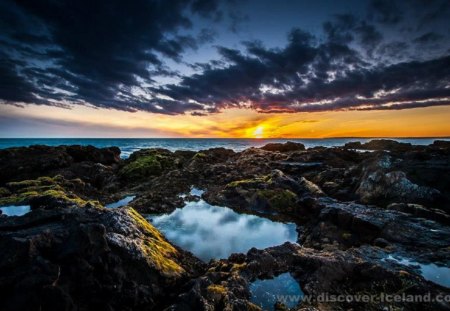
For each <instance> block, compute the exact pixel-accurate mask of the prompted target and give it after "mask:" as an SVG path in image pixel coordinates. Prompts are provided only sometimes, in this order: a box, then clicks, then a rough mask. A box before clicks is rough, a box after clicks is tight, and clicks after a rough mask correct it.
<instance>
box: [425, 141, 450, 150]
mask: <svg viewBox="0 0 450 311" xmlns="http://www.w3.org/2000/svg"><path fill="white" fill-rule="evenodd" d="M430 147H431V148H438V149H450V141H448V140H435V141H434V142H433V143H432V144H431V145H430Z"/></svg>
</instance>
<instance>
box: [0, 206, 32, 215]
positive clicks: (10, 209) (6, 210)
mask: <svg viewBox="0 0 450 311" xmlns="http://www.w3.org/2000/svg"><path fill="white" fill-rule="evenodd" d="M0 210H1V211H2V213H3V214H4V215H6V216H22V215H25V214H27V213H29V212H30V211H31V208H30V206H29V205H18V206H15V205H11V206H4V207H0Z"/></svg>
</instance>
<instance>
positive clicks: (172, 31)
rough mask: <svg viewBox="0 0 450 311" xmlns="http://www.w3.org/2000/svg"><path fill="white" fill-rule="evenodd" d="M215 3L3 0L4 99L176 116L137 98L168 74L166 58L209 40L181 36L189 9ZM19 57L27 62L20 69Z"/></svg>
mask: <svg viewBox="0 0 450 311" xmlns="http://www.w3.org/2000/svg"><path fill="white" fill-rule="evenodd" d="M216 2H217V1H199V0H196V1H191V2H190V1H184V0H173V1H160V0H154V1H147V0H136V1H131V2H124V1H121V0H113V1H95V2H92V1H69V0H67V1H50V0H48V1H19V2H17V3H13V2H12V1H11V2H10V1H8V0H6V3H3V4H2V9H3V8H7V10H5V11H3V14H2V16H1V20H2V21H4V22H2V23H1V24H2V26H3V27H4V28H3V29H4V30H5V31H4V35H2V36H0V40H1V42H2V45H3V46H7V48H6V49H5V50H7V51H8V53H5V55H4V58H5V59H7V61H6V62H3V63H2V69H1V70H2V77H1V79H2V80H3V79H7V80H8V83H7V84H2V90H1V94H0V95H1V99H2V100H4V101H18V102H25V103H45V104H48V105H53V104H54V102H55V101H68V102H75V103H77V102H78V103H82V102H86V103H89V104H92V105H95V106H98V107H107V108H114V109H122V110H129V111H133V110H148V111H154V112H159V111H161V112H163V113H166V112H167V113H172V112H173V111H177V109H173V108H172V107H168V108H167V109H166V107H163V109H159V108H156V107H155V101H154V100H151V98H150V99H149V98H148V96H147V97H144V96H140V95H139V89H141V88H142V84H143V83H147V84H148V83H152V81H153V80H152V78H153V77H152V76H155V75H158V74H161V75H167V74H168V73H169V72H170V70H168V68H166V67H164V64H163V61H162V60H161V59H164V58H169V59H173V60H175V61H180V55H181V54H182V53H183V52H184V51H185V50H187V49H197V48H198V41H199V42H200V43H201V42H204V41H205V40H209V39H210V38H208V35H209V36H211V35H210V33H208V32H207V31H204V32H202V33H200V34H199V38H198V39H197V38H194V37H193V36H190V35H181V34H178V32H179V30H183V29H189V28H190V27H191V24H192V23H191V20H190V19H189V18H188V14H187V13H186V12H189V10H191V11H193V12H195V13H198V14H201V15H208V14H213V13H215V12H216V11H217V8H218V5H217V3H216ZM17 60H23V64H15V62H16V61H17ZM170 74H174V73H173V72H171V73H170ZM48 88H53V92H49V91H48ZM136 89H137V90H138V91H137V92H136Z"/></svg>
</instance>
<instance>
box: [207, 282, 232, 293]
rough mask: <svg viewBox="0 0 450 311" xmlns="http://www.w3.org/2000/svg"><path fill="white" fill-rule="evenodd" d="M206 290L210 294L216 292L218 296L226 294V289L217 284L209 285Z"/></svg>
mask: <svg viewBox="0 0 450 311" xmlns="http://www.w3.org/2000/svg"><path fill="white" fill-rule="evenodd" d="M206 290H207V291H208V292H209V293H211V294H217V295H220V296H225V295H226V294H227V289H226V288H225V287H223V286H222V285H218V284H212V285H209V286H208V287H207V288H206Z"/></svg>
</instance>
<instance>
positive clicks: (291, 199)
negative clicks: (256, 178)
mask: <svg viewBox="0 0 450 311" xmlns="http://www.w3.org/2000/svg"><path fill="white" fill-rule="evenodd" d="M256 195H257V197H258V198H260V199H264V200H266V201H267V203H268V204H269V205H270V206H271V207H272V208H273V209H275V210H280V211H288V210H292V209H293V208H294V207H295V205H296V202H297V195H296V194H295V193H294V192H292V191H290V190H287V189H275V190H259V191H258V192H257V194H256Z"/></svg>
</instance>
